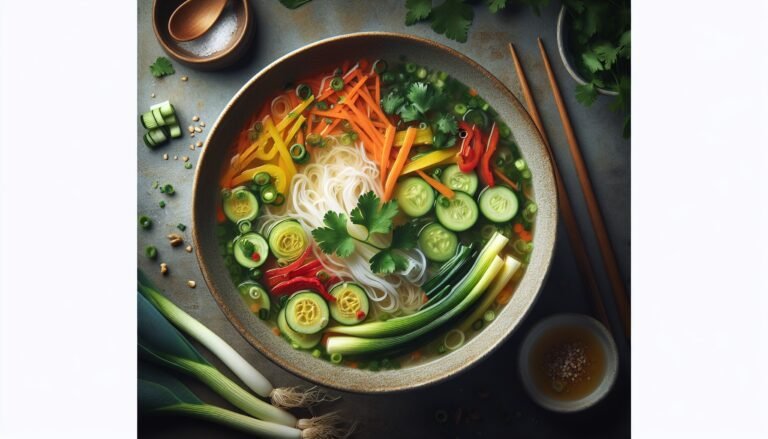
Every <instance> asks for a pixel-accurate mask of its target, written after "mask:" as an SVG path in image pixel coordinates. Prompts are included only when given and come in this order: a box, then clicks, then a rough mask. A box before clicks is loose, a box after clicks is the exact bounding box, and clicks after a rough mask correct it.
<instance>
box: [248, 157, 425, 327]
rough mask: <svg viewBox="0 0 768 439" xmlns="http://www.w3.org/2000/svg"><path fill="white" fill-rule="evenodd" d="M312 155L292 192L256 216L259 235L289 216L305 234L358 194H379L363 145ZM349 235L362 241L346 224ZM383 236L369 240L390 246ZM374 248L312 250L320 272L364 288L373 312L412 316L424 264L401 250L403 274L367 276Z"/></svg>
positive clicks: (351, 204)
mask: <svg viewBox="0 0 768 439" xmlns="http://www.w3.org/2000/svg"><path fill="white" fill-rule="evenodd" d="M315 154H316V155H315V157H314V160H313V162H312V163H311V164H309V165H307V166H306V167H305V168H304V170H303V172H302V173H300V174H296V176H294V177H293V180H292V181H291V194H290V197H288V198H287V199H286V202H285V204H284V205H283V206H280V207H269V208H268V211H267V212H266V213H265V214H264V215H262V216H261V218H260V220H259V228H260V230H261V231H262V233H266V232H268V230H269V228H270V227H271V226H272V225H273V224H275V223H276V222H278V221H280V220H281V219H283V218H285V217H286V216H289V217H291V218H295V219H296V220H298V221H299V223H300V224H301V225H302V227H303V228H304V230H305V231H306V232H307V233H308V234H309V233H311V231H312V230H313V229H315V228H317V227H322V226H323V216H325V213H326V212H327V211H329V210H333V211H335V212H341V213H344V214H346V215H347V217H349V213H350V212H351V211H352V209H354V208H355V207H356V206H357V199H358V198H359V197H360V195H362V194H364V193H366V192H368V191H374V193H376V194H381V193H382V187H381V183H380V179H379V167H378V165H377V164H376V163H374V162H372V161H371V160H369V159H368V158H367V157H366V155H365V151H364V150H363V146H362V144H358V145H357V146H356V147H353V146H344V145H340V144H339V145H335V146H334V147H333V148H328V147H326V148H323V149H315ZM349 224H350V227H349V232H350V233H351V234H352V235H354V236H356V237H358V238H360V239H363V238H365V230H364V228H362V227H361V226H357V225H353V224H351V223H349ZM389 239H390V238H389V237H388V236H381V235H374V236H373V237H372V239H371V241H372V242H373V243H374V244H376V245H378V246H387V245H388V244H389ZM375 252H376V250H375V249H372V248H371V247H370V246H367V245H365V244H360V243H356V250H355V252H354V253H353V254H352V255H350V256H349V257H347V258H343V259H342V258H340V257H338V256H336V255H326V254H324V253H323V252H322V251H321V250H320V249H319V248H317V247H315V249H314V253H315V256H316V257H317V258H318V259H319V260H320V261H321V263H322V264H323V266H324V267H325V270H326V271H328V272H329V273H330V274H333V275H336V276H338V277H340V278H342V279H347V280H352V281H354V282H357V283H359V284H360V285H362V286H364V287H365V289H366V291H367V292H368V296H369V298H370V299H371V300H372V301H373V302H374V303H375V304H376V305H377V306H376V308H378V310H380V311H383V312H387V313H390V314H400V313H406V314H407V313H411V312H413V311H415V310H416V309H418V307H419V306H420V305H421V302H422V293H421V288H420V287H419V286H420V285H421V284H422V283H423V282H424V280H425V278H426V274H427V273H426V271H427V260H426V258H425V257H424V254H423V253H422V252H421V251H419V250H409V251H405V252H403V254H404V255H405V256H406V257H407V258H408V261H409V266H408V269H407V270H405V271H404V272H403V273H398V274H391V275H378V274H374V273H373V272H371V269H370V265H369V263H368V260H369V259H370V258H371V256H373V255H374V254H375Z"/></svg>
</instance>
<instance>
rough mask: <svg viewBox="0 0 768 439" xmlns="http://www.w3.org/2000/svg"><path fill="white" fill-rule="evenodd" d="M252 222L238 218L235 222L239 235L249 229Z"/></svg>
mask: <svg viewBox="0 0 768 439" xmlns="http://www.w3.org/2000/svg"><path fill="white" fill-rule="evenodd" d="M251 227H252V224H251V222H250V221H248V220H240V221H239V222H238V223H237V230H238V231H239V232H240V234H241V235H244V234H246V233H248V232H250V231H251Z"/></svg>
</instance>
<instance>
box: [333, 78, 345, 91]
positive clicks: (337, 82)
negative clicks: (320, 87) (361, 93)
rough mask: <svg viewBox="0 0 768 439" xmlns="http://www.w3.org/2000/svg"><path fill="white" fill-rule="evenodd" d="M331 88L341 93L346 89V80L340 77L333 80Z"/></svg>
mask: <svg viewBox="0 0 768 439" xmlns="http://www.w3.org/2000/svg"><path fill="white" fill-rule="evenodd" d="M331 88H332V89H334V90H335V91H340V90H341V89H342V88H344V80H343V79H341V78H340V77H338V76H337V77H335V78H333V79H331Z"/></svg>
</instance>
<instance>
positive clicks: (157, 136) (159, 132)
mask: <svg viewBox="0 0 768 439" xmlns="http://www.w3.org/2000/svg"><path fill="white" fill-rule="evenodd" d="M147 135H149V138H150V139H152V142H154V144H155V146H158V145H161V144H163V143H165V142H167V141H168V134H166V132H165V129H163V128H154V129H151V130H149V131H148V132H147Z"/></svg>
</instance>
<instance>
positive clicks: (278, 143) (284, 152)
mask: <svg viewBox="0 0 768 439" xmlns="http://www.w3.org/2000/svg"><path fill="white" fill-rule="evenodd" d="M266 128H267V130H268V131H269V135H270V136H272V140H273V141H274V142H275V146H273V148H276V149H277V153H278V154H280V158H281V159H283V163H282V165H283V166H284V167H285V176H286V178H287V179H288V180H291V179H292V178H293V176H294V175H296V166H295V165H294V164H293V159H292V158H291V153H290V152H288V148H287V147H286V146H285V142H283V138H282V137H280V133H278V132H277V129H276V128H275V127H274V126H273V125H271V124H270V125H268V126H267V127H266Z"/></svg>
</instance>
